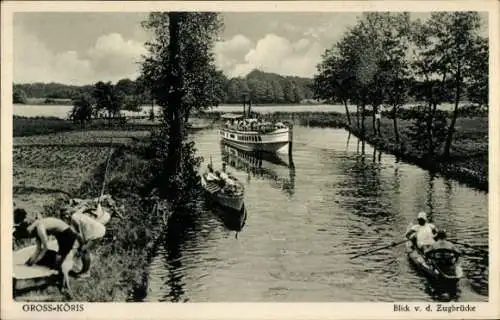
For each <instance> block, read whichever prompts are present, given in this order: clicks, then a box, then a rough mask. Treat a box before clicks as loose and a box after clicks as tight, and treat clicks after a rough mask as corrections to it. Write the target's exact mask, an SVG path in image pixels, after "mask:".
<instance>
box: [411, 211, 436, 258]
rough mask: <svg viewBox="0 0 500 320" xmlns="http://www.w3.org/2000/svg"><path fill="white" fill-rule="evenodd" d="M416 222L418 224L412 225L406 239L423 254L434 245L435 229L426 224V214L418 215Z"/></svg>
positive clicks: (428, 223) (420, 213) (431, 225)
mask: <svg viewBox="0 0 500 320" xmlns="http://www.w3.org/2000/svg"><path fill="white" fill-rule="evenodd" d="M417 221H418V224H415V225H413V226H412V227H411V228H410V230H408V232H407V233H406V238H407V239H410V240H411V241H412V242H413V245H414V246H416V247H417V248H418V249H419V250H421V251H422V252H424V253H425V252H427V251H428V250H429V249H430V248H431V247H432V245H434V242H435V240H434V236H435V235H436V233H437V229H436V226H434V225H433V224H432V223H430V222H428V219H427V214H426V213H425V212H423V211H421V212H419V213H418V216H417Z"/></svg>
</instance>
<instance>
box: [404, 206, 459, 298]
mask: <svg viewBox="0 0 500 320" xmlns="http://www.w3.org/2000/svg"><path fill="white" fill-rule="evenodd" d="M417 221H418V224H415V225H413V226H410V227H409V228H408V230H407V232H406V238H407V239H408V240H410V241H407V242H406V252H407V254H408V259H409V260H410V262H411V263H412V264H413V265H414V266H415V267H416V269H417V270H419V271H420V272H422V273H423V274H424V275H425V276H426V277H427V278H428V279H429V281H431V285H432V287H433V289H434V290H436V291H439V292H438V293H447V294H451V295H456V294H457V291H458V282H459V281H460V279H461V278H462V277H463V270H462V267H461V266H460V263H459V257H460V255H461V252H460V251H459V250H458V249H457V248H455V246H454V245H453V244H452V243H451V242H450V241H448V240H447V235H446V232H445V231H444V230H437V229H436V227H435V226H434V224H432V223H430V222H428V219H427V215H426V213H425V212H420V213H419V214H418V216H417Z"/></svg>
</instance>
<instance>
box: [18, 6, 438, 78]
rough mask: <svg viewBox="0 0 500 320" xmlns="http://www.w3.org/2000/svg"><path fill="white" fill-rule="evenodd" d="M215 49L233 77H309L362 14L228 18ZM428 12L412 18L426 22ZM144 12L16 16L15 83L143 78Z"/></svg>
mask: <svg viewBox="0 0 500 320" xmlns="http://www.w3.org/2000/svg"><path fill="white" fill-rule="evenodd" d="M222 15H223V18H224V30H223V32H222V35H221V39H220V41H218V42H217V43H216V44H215V47H214V53H215V60H216V64H217V66H218V67H219V68H220V69H221V70H222V71H223V72H224V73H225V74H226V76H228V77H236V76H245V75H246V74H247V73H249V72H250V71H251V70H253V69H259V70H262V71H266V72H274V73H279V74H282V75H296V76H302V77H312V76H313V75H314V73H315V71H316V65H317V64H318V63H319V62H320V60H321V55H322V54H323V52H324V51H325V49H327V48H330V47H331V46H332V45H333V44H334V43H335V42H336V41H338V40H339V39H340V37H341V36H342V34H343V33H344V32H345V31H346V29H347V28H349V27H350V26H353V25H354V24H355V23H356V19H357V17H359V16H360V15H361V13H354V12H353V13H350V12H339V13H334V12H325V13H296V12H294V13H276V12H262V13H253V12H252V13H250V12H239V13H238V12H231V13H223V14H222ZM428 15H429V14H428V13H418V14H413V15H412V17H415V18H417V17H418V18H422V19H425V18H426V17H428ZM146 18H147V13H129V12H126V13H125V12H116V13H114V12H113V13H111V12H102V13H101V12H91V13H89V12H85V13H80V12H64V13H63V12H61V13H51V12H22V13H15V14H14V66H13V67H14V82H15V83H31V82H58V83H64V84H73V85H82V84H92V83H95V82H97V81H112V82H116V81H118V80H119V79H123V78H130V79H135V78H137V76H138V75H139V72H138V70H139V65H138V63H139V62H140V59H141V55H143V54H146V53H147V52H146V49H145V48H144V42H145V41H147V39H148V38H149V37H150V35H149V34H148V33H147V32H146V31H145V30H144V29H143V28H142V27H141V21H143V20H145V19H146Z"/></svg>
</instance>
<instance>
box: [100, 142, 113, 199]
mask: <svg viewBox="0 0 500 320" xmlns="http://www.w3.org/2000/svg"><path fill="white" fill-rule="evenodd" d="M112 154H113V138H111V146H110V149H109V155H108V160H107V162H106V168H105V169H104V178H103V180H102V188H101V195H100V196H99V199H97V205H99V204H100V203H101V200H102V197H103V196H104V187H105V185H106V176H107V174H108V168H109V162H110V160H111V155H112Z"/></svg>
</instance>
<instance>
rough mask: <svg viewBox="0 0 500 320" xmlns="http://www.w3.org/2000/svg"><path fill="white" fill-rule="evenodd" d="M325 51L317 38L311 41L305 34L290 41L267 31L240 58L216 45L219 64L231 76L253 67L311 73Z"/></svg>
mask: <svg viewBox="0 0 500 320" xmlns="http://www.w3.org/2000/svg"><path fill="white" fill-rule="evenodd" d="M233 39H234V38H233ZM249 43H250V44H251V42H250V41H248V42H245V45H246V47H247V48H248V47H249V46H248V45H249ZM218 49H219V50H218ZM322 52H323V48H322V46H321V45H320V44H319V43H318V42H311V41H310V40H309V39H306V38H302V39H300V40H298V41H296V42H291V41H289V40H288V39H286V38H283V37H280V36H277V35H276V34H267V35H265V36H264V37H263V38H261V39H260V40H258V41H257V43H256V44H255V46H253V47H251V48H250V49H247V51H246V54H244V56H243V57H242V56H240V58H239V59H236V58H235V57H229V56H226V53H225V52H224V51H221V50H220V47H217V46H216V56H217V63H218V66H219V67H220V68H221V69H222V70H224V71H225V73H226V74H227V75H228V76H229V77H238V76H245V75H246V74H248V73H249V72H250V71H252V70H253V69H259V70H262V71H266V72H274V73H279V74H282V75H296V76H304V77H311V76H312V75H313V74H314V73H315V71H316V65H317V63H318V62H319V61H320V59H321V54H322Z"/></svg>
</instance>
